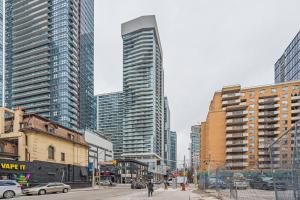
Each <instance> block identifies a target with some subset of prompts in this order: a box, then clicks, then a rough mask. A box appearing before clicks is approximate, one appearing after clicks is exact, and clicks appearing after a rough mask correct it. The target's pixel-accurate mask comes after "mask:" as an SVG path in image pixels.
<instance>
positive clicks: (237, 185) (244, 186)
mask: <svg viewBox="0 0 300 200" xmlns="http://www.w3.org/2000/svg"><path fill="white" fill-rule="evenodd" d="M271 181H272V173H271V171H270V170H265V171H261V170H251V171H245V170H242V171H237V170H231V169H229V168H225V167H224V168H223V167H220V168H218V169H217V170H215V171H212V172H210V173H202V174H200V176H199V188H200V189H202V190H205V191H206V192H209V193H211V192H213V191H215V192H216V195H217V196H218V197H220V198H221V199H223V200H227V199H228V200H229V199H234V200H258V199H259V200H274V199H275V193H274V190H273V188H272V187H271V186H270V184H271ZM267 182H269V185H268V184H267Z"/></svg>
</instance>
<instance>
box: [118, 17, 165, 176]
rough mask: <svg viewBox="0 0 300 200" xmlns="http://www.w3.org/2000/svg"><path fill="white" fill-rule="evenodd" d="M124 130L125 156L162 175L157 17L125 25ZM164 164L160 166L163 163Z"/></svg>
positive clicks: (161, 93)
mask: <svg viewBox="0 0 300 200" xmlns="http://www.w3.org/2000/svg"><path fill="white" fill-rule="evenodd" d="M122 38H123V92H124V105H125V109H124V128H123V156H124V157H125V158H134V159H138V160H142V161H144V162H147V163H148V164H149V170H150V171H156V172H159V171H162V165H161V164H162V163H163V161H161V160H162V157H163V152H164V150H163V142H164V141H163V134H164V120H163V112H164V108H163V104H164V73H163V66H162V49H161V44H160V39H159V34H158V28H157V24H156V19H155V16H153V15H151V16H142V17H138V18H136V19H133V20H131V21H128V22H125V23H123V24H122ZM160 161H161V162H160Z"/></svg>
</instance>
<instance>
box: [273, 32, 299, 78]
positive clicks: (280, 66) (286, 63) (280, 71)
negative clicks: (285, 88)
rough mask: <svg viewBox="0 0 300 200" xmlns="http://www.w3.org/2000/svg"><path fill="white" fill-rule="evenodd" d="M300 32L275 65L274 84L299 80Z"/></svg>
mask: <svg viewBox="0 0 300 200" xmlns="http://www.w3.org/2000/svg"><path fill="white" fill-rule="evenodd" d="M299 41H300V32H298V33H297V35H296V36H295V37H294V39H293V40H292V42H291V43H290V44H289V45H288V47H287V48H286V49H285V51H284V53H283V55H282V56H280V58H279V59H278V61H277V62H276V63H275V70H274V71H275V83H282V82H287V81H293V80H300V62H299V61H300V42H299Z"/></svg>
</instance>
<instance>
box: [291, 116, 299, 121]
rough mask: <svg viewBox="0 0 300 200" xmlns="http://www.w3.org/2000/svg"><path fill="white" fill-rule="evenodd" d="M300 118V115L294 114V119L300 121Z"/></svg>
mask: <svg viewBox="0 0 300 200" xmlns="http://www.w3.org/2000/svg"><path fill="white" fill-rule="evenodd" d="M298 120H300V116H299V115H297V116H292V121H298Z"/></svg>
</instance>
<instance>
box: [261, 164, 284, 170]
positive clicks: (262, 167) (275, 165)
mask: <svg viewBox="0 0 300 200" xmlns="http://www.w3.org/2000/svg"><path fill="white" fill-rule="evenodd" d="M258 167H259V168H261V169H271V168H272V165H271V164H259V165H258ZM279 167H280V165H279V164H274V165H273V168H279Z"/></svg>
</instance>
